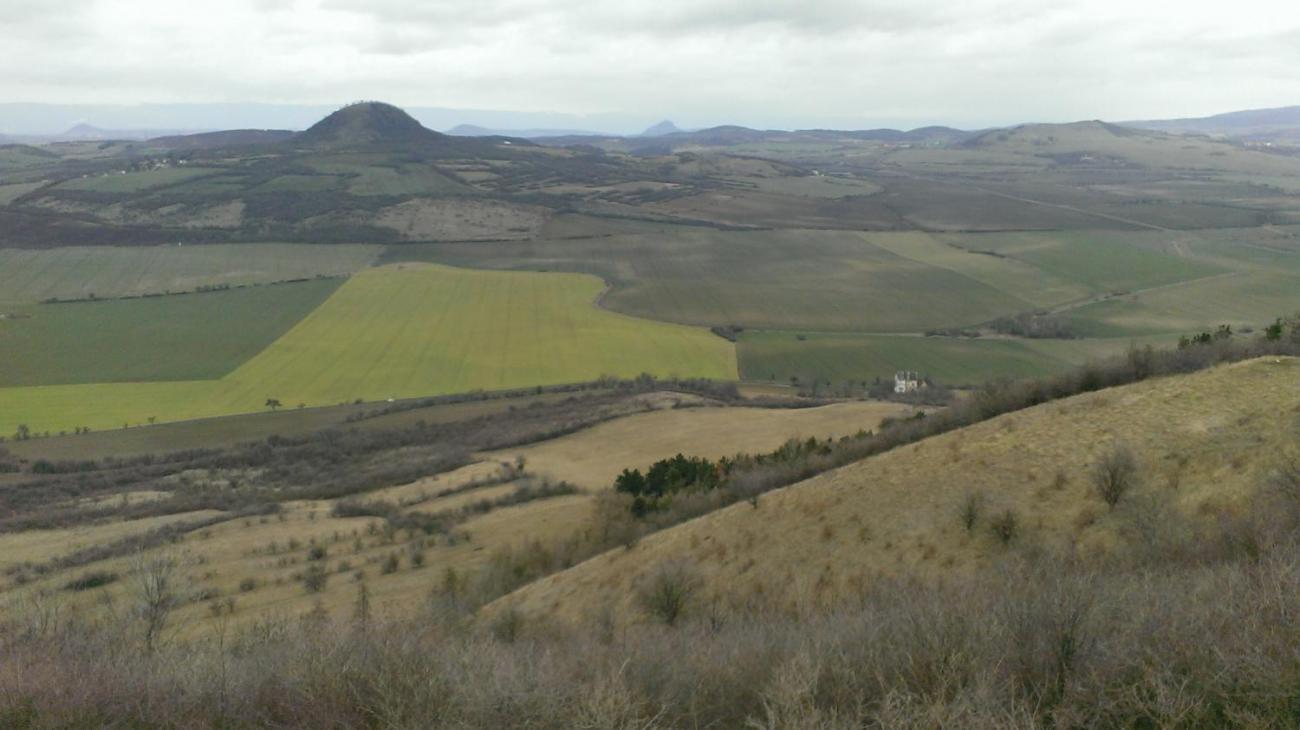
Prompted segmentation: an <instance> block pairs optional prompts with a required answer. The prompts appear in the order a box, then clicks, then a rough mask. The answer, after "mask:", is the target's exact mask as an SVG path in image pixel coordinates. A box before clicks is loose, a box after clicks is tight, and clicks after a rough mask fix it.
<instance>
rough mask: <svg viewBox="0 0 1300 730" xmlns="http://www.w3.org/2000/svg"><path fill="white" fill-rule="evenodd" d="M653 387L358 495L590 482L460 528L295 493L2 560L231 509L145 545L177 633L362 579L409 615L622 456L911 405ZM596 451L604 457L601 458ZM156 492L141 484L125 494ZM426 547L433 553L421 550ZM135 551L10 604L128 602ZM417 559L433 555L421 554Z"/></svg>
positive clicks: (58, 551) (434, 508)
mask: <svg viewBox="0 0 1300 730" xmlns="http://www.w3.org/2000/svg"><path fill="white" fill-rule="evenodd" d="M645 401H646V404H647V407H650V408H657V409H660V410H655V411H653V412H647V413H640V414H636V415H632V416H627V417H624V418H620V419H616V420H614V421H609V422H606V423H604V424H601V425H599V426H596V427H594V428H590V429H586V430H584V431H580V432H578V433H575V434H571V435H568V436H565V437H562V438H559V439H556V440H553V441H550V442H543V443H541V444H538V445H534V446H531V447H527V448H523V449H515V450H507V451H501V452H494V453H488V454H482V455H480V460H479V461H476V462H475V463H472V464H469V465H467V466H464V467H461V468H459V469H456V470H454V471H451V472H447V473H444V474H440V475H437V476H433V477H428V478H425V479H421V480H418V481H416V482H413V483H411V484H406V485H399V486H394V487H389V488H384V489H379V490H375V491H372V492H369V493H365V494H361V495H357V496H355V497H352V498H350V499H351V500H352V501H357V500H361V501H382V502H385V503H389V504H393V505H397V506H399V507H401V508H402V509H403V510H404V511H406V512H414V511H418V512H421V513H424V514H438V513H445V512H450V511H454V510H460V509H463V508H466V507H468V506H470V505H472V504H474V503H476V502H479V501H481V500H484V499H488V500H491V499H498V498H501V497H505V496H508V495H510V494H511V493H513V492H514V491H515V490H516V489H517V488H518V487H519V486H520V484H522V483H525V482H529V483H534V484H536V483H538V482H539V480H540V479H542V478H549V479H551V480H570V481H572V482H574V483H576V484H578V485H579V486H580V487H581V488H582V491H580V492H578V493H576V494H570V495H564V496H555V497H550V498H545V499H537V500H534V501H527V502H523V503H520V504H516V505H512V506H500V507H497V508H495V509H492V510H490V511H486V512H483V513H481V514H475V515H472V516H469V517H468V519H465V520H464V521H463V522H460V523H459V524H458V525H456V527H455V529H454V530H453V533H452V537H451V538H448V537H447V536H444V535H437V536H429V535H425V534H423V533H421V532H419V531H418V530H414V529H411V530H407V529H393V528H391V527H389V526H387V525H386V523H385V520H384V519H382V518H380V517H368V516H363V517H338V516H335V515H334V505H335V503H334V502H333V501H330V500H320V501H303V502H290V503H286V504H285V505H284V510H283V511H282V513H281V514H279V515H266V516H255V517H237V516H234V515H230V514H228V513H220V512H216V511H205V512H201V513H187V514H183V515H175V516H169V517H164V518H149V519H139V520H129V521H114V522H109V523H106V524H100V525H95V526H91V527H80V528H77V529H75V530H31V531H27V532H22V533H16V534H11V535H5V536H0V555H2V556H3V557H2V558H0V567H10V566H13V565H17V564H19V563H24V562H31V563H38V564H39V563H46V562H49V561H52V560H57V559H58V558H61V557H66V556H68V555H69V554H70V553H72V552H74V551H75V550H79V549H82V548H87V547H93V546H96V545H106V544H111V543H114V542H117V541H120V540H123V539H126V538H130V537H133V536H141V535H144V534H146V533H148V532H149V531H151V530H154V529H156V528H158V527H162V526H164V525H166V524H172V523H176V522H185V521H196V520H199V519H211V518H216V517H220V516H223V514H224V515H225V516H227V517H229V519H227V520H226V521H223V522H220V523H218V524H213V525H211V526H208V527H204V528H202V529H199V530H195V531H192V532H190V533H188V534H186V535H185V536H184V538H183V539H182V540H180V541H179V542H177V543H175V544H171V545H166V546H164V547H161V548H151V549H150V550H148V551H147V552H146V553H145V556H146V557H152V556H158V555H169V556H172V557H174V558H176V559H177V560H178V562H179V568H178V571H177V588H178V593H179V594H180V595H181V596H182V597H183V603H182V605H181V607H180V608H179V609H178V610H177V611H176V613H175V616H174V618H173V620H172V622H171V625H172V627H173V630H174V631H175V632H177V633H178V634H183V635H194V634H199V633H202V632H204V631H206V630H207V629H208V628H210V627H211V626H212V625H214V624H212V623H211V622H212V621H213V620H214V619H215V618H217V617H221V618H222V619H223V620H225V621H226V622H227V623H228V624H230V625H251V624H252V623H253V622H255V621H257V620H259V619H262V618H266V617H293V616H298V615H301V614H303V613H306V612H308V611H310V610H313V608H314V607H316V606H319V607H320V608H319V610H323V611H325V612H328V613H331V614H333V615H335V616H337V617H347V616H349V615H351V612H352V611H353V607H354V603H355V601H356V599H357V595H358V591H359V584H360V583H361V582H364V584H365V585H366V590H367V592H368V595H369V600H370V601H371V604H372V607H373V608H372V610H373V611H374V613H375V615H377V616H387V617H401V616H405V615H408V614H409V613H410V612H411V611H413V610H417V609H418V608H419V607H420V606H421V605H422V603H423V601H424V600H425V599H426V598H427V597H428V596H429V594H430V592H431V590H433V589H435V588H438V589H441V587H442V586H443V585H444V583H445V581H446V580H448V575H449V571H454V574H455V575H458V576H470V575H473V574H474V573H475V572H476V571H477V570H478V569H479V568H480V567H482V565H483V564H484V562H485V561H487V560H489V559H491V557H492V555H493V553H494V552H496V551H498V550H501V549H506V548H517V547H519V546H521V545H523V544H524V543H528V542H531V541H534V540H536V541H540V542H542V543H544V544H549V543H554V542H557V541H560V540H563V539H565V538H567V537H569V536H571V535H573V534H575V533H576V532H577V531H579V530H581V529H582V528H583V527H585V526H586V525H587V524H589V522H590V518H591V514H592V508H593V503H594V492H596V491H598V490H600V489H602V488H607V487H608V485H609V484H610V482H611V481H612V478H613V475H614V474H616V473H617V472H618V471H619V470H621V469H622V468H624V467H644V466H646V465H648V464H650V463H652V462H654V461H655V460H658V459H661V458H666V457H669V456H672V455H674V454H676V453H678V452H684V453H687V454H692V455H704V456H713V457H717V456H722V455H726V454H733V453H736V452H739V451H763V450H770V449H773V448H775V447H777V446H778V445H780V444H781V443H782V442H784V441H785V440H786V439H788V438H791V437H807V436H814V435H815V436H818V437H826V436H832V435H834V436H840V435H846V434H850V433H855V432H857V431H858V430H859V429H868V430H869V429H873V428H877V427H878V426H879V422H880V420H881V419H882V418H883V417H885V416H890V415H898V414H900V413H905V412H907V410H908V408H907V407H905V406H899V405H893V404H879V403H844V404H835V405H830V406H824V407H819V408H808V409H772V410H765V409H757V408H738V407H692V408H673V407H672V405H673V403H674V402H679V401H680V402H698V401H699V399H698V398H697V397H695V396H688V395H678V394H656V395H654V396H647V397H646V399H645ZM520 455H522V456H524V458H525V460H526V461H525V469H526V471H527V472H528V474H527V475H526V476H523V477H519V476H518V475H516V474H507V473H505V470H504V469H503V466H502V464H501V462H511V463H513V462H514V461H515V459H516V457H517V456H520ZM597 455H599V457H600V458H593V457H594V456H597ZM196 478H197V476H196ZM475 485H481V486H475ZM148 497H149V495H144V494H139V495H133V496H129V497H127V499H129V500H132V501H139V500H142V499H147V498H148ZM102 499H105V500H108V501H111V500H113V499H121V497H106V498H102ZM313 547H319V548H322V549H323V550H324V553H325V554H324V555H323V556H320V557H319V558H318V559H317V560H312V559H310V554H309V551H310V550H311V549H312V548H313ZM416 553H419V554H420V555H421V557H420V558H413V555H415V554H416ZM392 555H396V556H397V557H398V565H397V567H396V569H395V570H392V571H391V572H386V571H385V568H384V563H385V561H387V560H388V559H389V558H390V556H392ZM134 559H135V558H134V556H131V555H127V556H117V557H112V558H108V559H104V560H97V561H94V562H89V563H85V564H82V565H77V566H76V567H73V568H60V569H55V570H53V571H52V572H49V573H48V574H47V575H44V576H42V577H39V578H37V579H34V580H32V581H30V582H27V583H25V584H23V585H15V584H14V583H13V582H12V581H6V583H7V585H6V586H5V588H4V590H3V591H2V592H0V605H3V604H6V603H8V602H11V601H12V602H17V603H18V604H21V603H26V602H30V601H33V600H37V597H38V596H39V595H41V594H42V593H45V594H46V595H51V594H52V595H54V596H57V597H58V599H59V600H61V601H64V602H65V603H66V605H67V607H68V610H86V611H102V610H110V611H112V610H125V608H124V607H125V606H126V605H127V604H128V603H129V600H128V598H129V596H128V593H129V591H131V589H132V580H133V577H132V574H131V573H132V569H133V560H134ZM415 560H420V561H422V563H423V564H422V565H415V563H414V561H415ZM316 566H319V567H320V568H323V569H324V571H325V572H326V573H327V574H328V578H327V579H326V580H325V585H324V587H323V588H322V589H321V590H320V591H319V592H315V593H312V592H308V591H307V590H306V589H305V587H304V584H303V582H302V580H301V576H302V574H303V573H304V572H306V571H308V570H309V569H311V568H313V567H316ZM94 573H108V574H116V575H117V576H118V579H117V580H115V581H113V582H111V583H109V584H108V585H106V586H104V587H100V588H94V589H91V590H84V591H71V590H68V589H67V588H66V586H67V584H68V583H69V582H71V581H73V580H74V579H77V578H80V577H82V576H86V575H90V574H94Z"/></svg>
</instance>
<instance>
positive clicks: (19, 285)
mask: <svg viewBox="0 0 1300 730" xmlns="http://www.w3.org/2000/svg"><path fill="white" fill-rule="evenodd" d="M382 250H383V249H382V247H380V246H373V245H362V244H337V245H332V246H313V245H308V244H293V243H248V244H244V243H240V244H208V245H203V246H130V247H111V246H69V247H63V248H53V249H19V248H4V249H0V304H12V303H19V302H39V301H43V300H46V299H51V298H56V299H84V298H86V297H90V296H92V295H93V296H95V297H97V298H100V299H110V298H114V297H125V296H140V295H143V294H161V293H163V292H168V291H171V292H184V291H193V290H194V289H196V288H198V287H201V286H209V287H210V286H221V285H228V286H240V285H248V284H266V283H270V282H274V281H285V280H287V279H302V278H311V277H315V276H341V275H346V274H351V273H352V272H354V271H358V270H360V269H362V268H365V267H366V266H368V265H369V264H370V263H371V262H372V261H373V260H374V259H375V258H376V257H377V256H378V255H379V253H380V252H381V251H382Z"/></svg>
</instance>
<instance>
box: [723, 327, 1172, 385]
mask: <svg viewBox="0 0 1300 730" xmlns="http://www.w3.org/2000/svg"><path fill="white" fill-rule="evenodd" d="M1169 342H1170V338H1169V337H1164V338H1160V337H1153V338H1124V337H1119V338H1112V339H1100V338H1094V339H1078V340H1026V339H1011V338H991V337H989V338H964V337H917V336H910V335H855V334H835V333H818V332H808V333H802V332H788V331H762V332H745V333H743V334H741V336H740V340H739V342H738V343H737V353H738V356H739V358H740V373H741V377H743V378H744V379H745V380H749V381H755V382H774V383H790V382H792V381H791V378H792V377H793V378H796V379H797V383H798V384H800V385H805V386H806V385H809V384H811V383H812V382H813V380H814V379H819V380H822V381H830V382H831V383H843V382H846V381H870V380H873V379H875V378H885V379H889V378H890V377H892V375H893V374H894V373H895V372H897V371H899V370H919V371H921V372H923V373H927V374H928V375H930V376H931V377H933V378H936V379H937V380H939V381H940V382H942V383H944V384H947V385H969V386H974V385H979V384H981V383H983V382H985V381H986V380H989V379H990V378H991V377H992V376H993V375H994V374H997V375H998V376H1001V377H1009V378H1017V377H1031V376H1036V375H1048V374H1051V373H1058V372H1062V371H1065V370H1069V369H1070V368H1072V367H1075V366H1076V365H1078V364H1080V363H1083V362H1087V361H1089V360H1100V359H1104V358H1106V357H1109V356H1111V355H1117V354H1119V353H1122V352H1124V351H1125V350H1126V349H1127V348H1128V347H1129V346H1130V345H1131V344H1138V345H1143V344H1148V343H1150V344H1161V343H1163V344H1169Z"/></svg>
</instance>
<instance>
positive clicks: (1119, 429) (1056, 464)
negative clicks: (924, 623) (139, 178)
mask: <svg viewBox="0 0 1300 730" xmlns="http://www.w3.org/2000/svg"><path fill="white" fill-rule="evenodd" d="M1297 382H1300V359H1296V358H1282V359H1278V358H1267V359H1262V360H1252V361H1246V362H1241V363H1237V364H1233V365H1227V366H1220V367H1217V368H1214V369H1212V370H1209V371H1204V372H1201V373H1197V374H1194V375H1187V376H1174V377H1166V378H1160V379H1156V380H1152V381H1147V382H1143V383H1138V384H1134V385H1130V386H1125V387H1122V388H1117V389H1110V390H1104V391H1100V392H1096V393H1090V394H1086V395H1080V396H1076V397H1073V398H1069V399H1065V400H1062V401H1057V402H1052V403H1048V404H1045V405H1041V406H1037V407H1034V408H1031V409H1029V410H1025V411H1020V412H1016V413H1011V414H1007V415H1004V416H1000V417H998V418H995V419H993V420H990V421H986V422H983V423H979V424H976V425H974V426H970V427H968V428H965V429H961V430H958V431H953V432H950V433H947V434H944V435H941V436H936V437H932V438H929V439H926V440H924V441H920V442H917V443H914V444H912V445H910V446H905V447H902V448H899V449H896V450H894V451H890V452H887V453H884V454H881V455H879V456H875V457H872V458H868V459H866V460H864V461H861V462H858V463H855V464H851V465H849V466H846V467H842V468H840V469H838V470H835V471H832V472H828V473H826V474H822V475H820V476H817V477H814V478H812V479H810V480H808V481H806V482H802V483H799V484H795V485H793V486H790V487H787V488H785V489H782V490H780V491H777V492H773V493H770V494H767V495H764V496H763V497H762V499H761V500H760V501H759V502H758V505H757V507H754V506H751V505H749V504H745V503H741V504H737V505H734V506H732V507H728V508H726V509H723V510H720V511H718V512H714V513H711V514H708V515H706V516H704V517H701V518H698V519H695V520H693V521H690V522H687V523H684V524H682V525H680V526H677V527H674V528H670V529H668V530H665V531H663V532H660V533H656V534H654V535H651V536H649V537H647V538H643V539H642V540H641V541H640V542H638V543H637V544H635V545H633V546H630V547H629V548H627V549H617V550H613V551H610V552H608V553H605V554H603V555H601V556H599V557H596V558H593V559H591V560H588V561H586V562H584V563H582V564H580V565H577V566H575V567H573V568H570V569H569V570H566V571H563V572H561V573H558V574H555V575H552V576H550V577H549V578H546V579H543V580H542V581H540V582H537V583H534V584H531V585H529V586H526V587H524V588H523V589H521V590H519V591H518V592H517V593H515V594H513V595H510V596H508V597H506V598H504V599H501V600H500V601H498V602H497V603H496V604H493V606H491V607H489V614H490V615H491V614H492V613H493V612H495V611H501V610H504V609H505V608H506V607H510V608H513V609H515V610H518V611H520V612H523V613H524V614H525V615H528V616H531V617H534V618H537V619H541V618H542V617H559V618H561V619H563V620H565V621H568V622H572V623H580V622H585V621H587V620H590V619H591V617H592V616H596V615H600V614H602V612H612V615H613V616H615V617H617V619H618V620H619V621H622V622H642V621H646V620H650V619H649V618H648V617H647V615H646V613H645V612H644V609H643V608H642V607H641V606H640V605H639V604H638V602H637V601H638V599H637V596H638V595H639V591H641V590H642V588H643V586H645V585H646V584H647V582H648V581H649V580H650V579H651V578H652V577H653V575H654V573H655V572H656V571H657V570H659V569H660V567H661V566H662V565H665V564H669V563H673V562H678V563H684V564H687V565H689V566H690V570H691V571H693V572H694V573H695V574H696V575H697V576H698V578H699V580H700V593H699V595H698V596H696V597H695V598H694V599H693V602H694V606H695V608H696V609H697V610H705V607H708V606H712V608H711V609H708V610H712V611H714V612H719V611H720V612H722V613H723V614H727V613H733V612H741V611H744V610H753V609H754V608H756V607H758V606H764V607H769V608H771V609H773V610H778V611H783V612H790V613H792V614H801V615H802V614H808V613H810V612H813V611H814V610H816V609H817V608H818V607H821V606H827V605H833V604H835V603H837V602H842V601H845V600H849V599H850V598H851V597H852V596H853V595H857V594H858V593H860V592H862V591H865V590H868V589H869V587H870V586H871V585H872V584H873V583H876V582H880V581H886V580H891V579H895V578H899V577H914V578H921V579H924V580H940V579H943V578H944V577H955V576H961V575H970V574H972V573H975V572H977V571H983V570H987V569H989V568H990V567H992V566H994V565H995V564H996V563H997V562H998V561H999V560H1000V556H1002V555H1004V554H1005V550H1006V548H1005V547H1004V546H1003V544H1002V542H1001V541H999V540H998V539H995V537H994V535H993V534H991V532H990V529H989V526H988V525H989V524H990V523H991V521H992V520H993V519H994V518H995V517H998V516H999V515H1001V514H1004V513H1005V512H1006V511H1008V510H1009V511H1011V512H1012V514H1014V515H1015V516H1016V524H1017V531H1018V532H1017V534H1016V536H1015V538H1014V539H1015V540H1018V541H1021V542H1025V543H1029V544H1033V545H1037V546H1039V548H1038V549H1047V550H1057V551H1063V552H1065V553H1067V554H1072V555H1074V556H1076V558H1077V559H1079V560H1083V561H1092V562H1098V563H1099V562H1101V561H1103V560H1105V559H1108V558H1107V557H1106V556H1111V555H1114V554H1116V553H1123V552H1124V551H1128V550H1138V549H1141V544H1142V541H1144V540H1158V539H1167V538H1169V537H1171V536H1172V535H1173V532H1162V530H1169V531H1176V530H1178V529H1180V525H1183V524H1184V523H1183V522H1180V520H1179V519H1176V518H1175V516H1177V515H1181V516H1183V518H1184V519H1185V520H1188V521H1190V523H1187V524H1192V525H1194V524H1196V523H1197V522H1198V521H1204V522H1205V523H1206V524H1209V525H1213V524H1214V520H1215V519H1217V518H1220V517H1224V516H1231V515H1233V514H1235V513H1236V511H1237V510H1238V509H1240V507H1241V505H1242V503H1243V500H1244V499H1245V498H1246V497H1247V496H1249V495H1250V494H1252V493H1253V492H1254V490H1255V489H1256V488H1257V487H1258V486H1259V485H1260V484H1261V483H1263V481H1264V480H1265V479H1266V478H1267V476H1268V475H1269V473H1270V470H1272V469H1273V468H1274V467H1275V466H1277V465H1278V463H1279V462H1278V457H1279V456H1281V455H1284V454H1285V453H1286V449H1287V448H1288V447H1293V445H1294V428H1295V414H1296V413H1297V412H1298V411H1300V390H1297V389H1296V387H1295V385H1296V383H1297ZM1235 392H1242V393H1250V394H1251V395H1250V396H1249V397H1231V396H1228V395H1226V394H1230V393H1235ZM1117 447H1119V448H1125V449H1131V451H1132V453H1133V454H1135V455H1136V460H1137V464H1138V467H1137V469H1138V480H1137V481H1138V483H1139V484H1140V486H1138V487H1137V488H1135V490H1134V492H1133V493H1132V494H1130V495H1128V496H1126V497H1125V501H1124V502H1122V503H1121V504H1120V505H1119V506H1118V507H1117V508H1115V509H1114V510H1111V509H1108V508H1107V507H1106V505H1105V504H1104V503H1103V502H1102V501H1101V500H1100V499H1099V498H1098V497H1097V495H1096V493H1095V491H1094V488H1093V485H1092V483H1091V481H1090V476H1089V475H1090V470H1091V469H1093V468H1094V466H1095V464H1097V463H1098V462H1099V461H1100V460H1101V459H1103V458H1104V457H1105V455H1106V454H1107V453H1109V452H1110V451H1112V450H1113V449H1115V448H1117ZM971 495H981V497H982V499H983V500H984V502H983V503H982V511H981V512H980V516H979V517H978V519H977V522H976V525H975V526H974V528H973V529H971V530H967V529H964V528H963V525H962V522H961V513H962V510H963V506H964V505H965V504H966V501H967V500H968V499H969V498H970V496H971ZM1185 529H1192V527H1186V528H1185ZM1153 530H1154V531H1155V532H1152V531H1153ZM746 607H748V608H746Z"/></svg>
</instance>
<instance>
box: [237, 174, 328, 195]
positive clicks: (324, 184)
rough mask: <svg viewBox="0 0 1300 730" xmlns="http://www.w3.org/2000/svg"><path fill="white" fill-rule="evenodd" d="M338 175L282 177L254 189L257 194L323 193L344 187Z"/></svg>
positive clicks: (272, 179) (274, 178)
mask: <svg viewBox="0 0 1300 730" xmlns="http://www.w3.org/2000/svg"><path fill="white" fill-rule="evenodd" d="M344 185H345V183H344V181H343V178H341V177H339V176H337V175H280V176H279V177H273V178H271V179H270V180H267V181H266V182H264V183H262V184H261V185H258V186H257V187H256V188H253V190H252V192H255V193H323V192H329V191H331V190H340V189H342V188H343V187H344Z"/></svg>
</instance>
